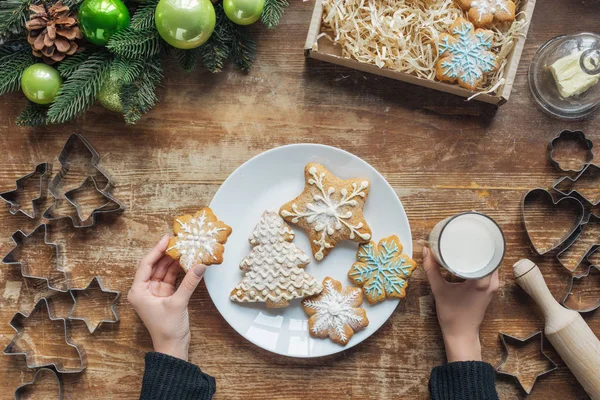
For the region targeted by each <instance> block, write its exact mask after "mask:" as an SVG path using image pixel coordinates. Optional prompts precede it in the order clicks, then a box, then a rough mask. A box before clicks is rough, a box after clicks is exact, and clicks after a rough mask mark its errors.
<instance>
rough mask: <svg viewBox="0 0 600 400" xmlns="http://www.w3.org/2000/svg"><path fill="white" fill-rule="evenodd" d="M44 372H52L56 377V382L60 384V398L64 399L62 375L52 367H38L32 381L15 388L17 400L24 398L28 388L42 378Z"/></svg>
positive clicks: (59, 399)
mask: <svg viewBox="0 0 600 400" xmlns="http://www.w3.org/2000/svg"><path fill="white" fill-rule="evenodd" d="M43 374H52V376H53V377H54V379H56V383H57V386H58V400H62V399H63V387H62V380H61V379H60V376H59V375H58V374H57V373H56V371H54V370H53V369H51V368H40V369H38V370H37V371H36V372H35V375H33V380H32V381H31V382H26V383H23V384H22V385H20V386H19V387H17V389H16V390H15V400H21V399H23V398H24V397H23V394H24V392H25V391H26V390H27V388H28V387H29V386H31V385H35V384H36V383H37V382H38V381H39V380H40V379H41V375H43Z"/></svg>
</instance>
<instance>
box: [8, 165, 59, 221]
mask: <svg viewBox="0 0 600 400" xmlns="http://www.w3.org/2000/svg"><path fill="white" fill-rule="evenodd" d="M51 170H52V165H51V164H49V163H47V162H43V163H39V164H38V165H36V167H35V169H34V170H33V172H30V173H29V174H27V175H24V176H22V177H20V178H19V179H17V180H16V181H15V190H10V191H7V192H4V193H0V198H1V199H2V200H4V201H5V202H7V203H8V204H9V205H10V210H9V211H10V213H11V214H12V215H16V214H17V213H19V212H20V213H21V214H23V215H25V216H27V217H29V218H31V219H33V218H35V217H36V214H37V211H38V209H39V206H40V205H41V203H42V202H43V201H44V194H45V192H46V189H47V183H48V176H49V175H50V172H51ZM35 175H39V176H40V191H39V195H38V196H37V197H36V198H34V199H32V200H31V204H32V213H31V214H29V213H28V212H27V211H26V210H24V209H23V208H21V203H20V201H19V199H18V193H19V192H21V191H23V189H24V188H25V182H26V181H27V180H29V179H30V178H32V177H34V176H35Z"/></svg>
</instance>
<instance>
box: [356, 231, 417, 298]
mask: <svg viewBox="0 0 600 400" xmlns="http://www.w3.org/2000/svg"><path fill="white" fill-rule="evenodd" d="M356 259H357V260H358V261H357V262H355V263H354V264H353V265H352V268H350V271H349V272H348V277H349V278H350V279H351V280H352V281H353V282H354V283H355V284H356V285H357V286H362V291H363V293H364V294H365V297H366V298H367V301H368V302H369V303H371V304H375V303H379V302H380V301H383V300H385V299H386V298H392V297H395V298H403V297H405V296H406V287H407V286H408V282H407V279H408V277H409V276H411V275H412V272H413V271H414V270H415V268H417V263H416V262H414V261H413V260H412V259H410V257H408V256H407V255H406V254H402V244H400V240H399V239H398V237H397V236H396V235H393V236H390V237H387V238H385V239H381V240H380V241H379V244H375V242H369V243H367V244H362V245H360V246H359V247H358V252H357V254H356Z"/></svg>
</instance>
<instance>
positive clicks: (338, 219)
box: [279, 163, 371, 260]
mask: <svg viewBox="0 0 600 400" xmlns="http://www.w3.org/2000/svg"><path fill="white" fill-rule="evenodd" d="M304 176H305V179H306V185H305V187H304V191H303V192H302V193H301V194H300V195H299V196H298V197H296V198H295V199H294V200H292V201H290V202H289V203H286V204H284V205H283V206H282V207H281V209H280V210H279V214H280V215H281V216H282V217H283V218H284V219H285V220H286V221H287V222H292V223H294V224H298V226H300V227H301V228H302V229H304V230H305V231H306V232H307V233H308V236H309V238H310V242H311V248H312V252H313V254H314V256H315V259H317V260H322V259H323V258H325V256H327V254H328V253H329V251H330V250H331V249H332V248H333V247H334V246H335V245H336V244H337V243H338V242H340V241H342V240H347V239H349V240H354V241H355V242H358V243H365V242H367V241H369V239H371V229H369V225H367V222H366V221H365V219H364V217H363V207H364V205H365V200H366V199H367V196H368V195H369V189H370V187H369V181H367V180H366V179H358V178H357V179H348V180H343V179H339V178H337V177H336V176H335V175H333V174H332V173H331V172H330V171H328V170H327V169H326V168H325V167H324V166H322V165H320V164H317V163H309V164H307V165H306V167H305V168H304Z"/></svg>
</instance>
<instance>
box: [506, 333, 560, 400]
mask: <svg viewBox="0 0 600 400" xmlns="http://www.w3.org/2000/svg"><path fill="white" fill-rule="evenodd" d="M538 335H539V337H540V354H541V355H542V356H544V357H545V358H546V359H547V360H548V361H549V364H550V365H552V366H551V367H549V368H546V369H544V370H541V371H540V372H539V373H536V375H535V376H534V377H533V381H532V382H531V383H530V384H527V383H526V382H523V378H524V376H523V375H524V374H523V373H521V371H519V370H517V371H514V372H509V371H503V370H501V368H502V367H503V366H504V365H505V364H506V362H507V361H508V360H509V358H510V351H509V349H508V345H507V343H506V340H507V339H508V340H510V341H513V342H517V343H520V344H525V343H527V342H529V341H532V340H535V338H536V337H537V336H538ZM499 336H500V341H501V342H502V346H503V347H504V355H503V356H502V361H500V364H499V365H498V366H497V367H496V373H498V374H502V375H507V376H512V377H513V378H514V379H515V380H516V381H517V383H518V384H519V386H521V388H522V389H523V391H525V393H527V394H530V393H531V390H532V389H533V385H535V382H536V381H537V379H538V378H539V377H540V376H542V375H546V374H548V373H550V372H552V371H554V370H555V369H557V368H558V366H557V365H556V363H555V362H554V361H552V359H551V358H550V357H548V355H546V353H544V335H543V333H542V331H537V332H535V333H533V334H531V335H529V336H528V337H526V338H525V339H521V338H518V337H515V336H512V335H509V334H506V333H504V332H500V333H499ZM524 383H525V384H524Z"/></svg>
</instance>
